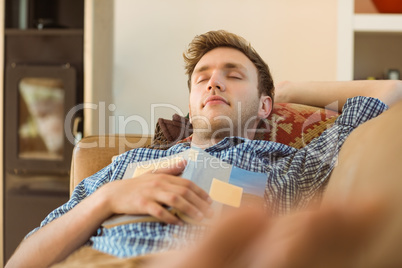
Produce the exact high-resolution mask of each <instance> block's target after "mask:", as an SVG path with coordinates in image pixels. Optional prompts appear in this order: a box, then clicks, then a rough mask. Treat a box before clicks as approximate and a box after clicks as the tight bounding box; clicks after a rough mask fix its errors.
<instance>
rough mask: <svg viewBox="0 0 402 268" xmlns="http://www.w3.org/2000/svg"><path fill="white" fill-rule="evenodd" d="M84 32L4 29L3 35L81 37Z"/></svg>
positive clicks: (77, 30) (75, 30)
mask: <svg viewBox="0 0 402 268" xmlns="http://www.w3.org/2000/svg"><path fill="white" fill-rule="evenodd" d="M83 33H84V30H82V29H43V30H38V29H28V30H20V29H11V28H10V29H5V31H4V34H5V35H6V36H7V35H23V36H27V35H52V36H54V35H83Z"/></svg>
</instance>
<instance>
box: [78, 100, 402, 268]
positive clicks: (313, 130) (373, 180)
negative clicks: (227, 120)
mask: <svg viewBox="0 0 402 268" xmlns="http://www.w3.org/2000/svg"><path fill="white" fill-rule="evenodd" d="M392 109H395V110H396V111H397V113H394V114H393V115H392V114H391V115H390V113H388V112H385V113H384V114H383V115H381V116H380V117H382V119H381V120H382V121H380V124H379V123H378V121H379V120H378V118H375V119H372V120H370V121H369V122H367V123H365V124H363V125H362V126H361V127H359V128H358V129H356V130H355V131H353V132H352V133H351V135H350V137H349V138H348V139H347V140H346V142H345V145H344V146H343V148H342V150H341V152H340V155H339V163H340V164H339V165H338V166H337V167H335V170H334V171H333V173H332V174H331V179H330V181H329V183H328V186H327V188H326V191H325V193H324V196H323V199H322V203H321V207H325V206H331V203H333V202H334V200H335V202H337V203H338V202H339V203H343V204H345V205H346V206H348V204H353V203H355V202H359V199H361V197H362V196H363V197H364V196H366V197H369V198H370V197H371V196H370V195H371V193H373V192H376V193H379V192H381V191H385V192H386V193H389V195H388V196H387V195H385V197H386V201H387V202H388V201H391V202H390V203H391V205H390V206H389V207H390V210H389V211H387V213H386V215H384V214H382V215H373V219H375V218H377V217H381V220H382V222H383V223H384V224H383V225H381V228H380V229H378V230H377V232H376V233H375V234H374V238H373V240H372V241H375V242H373V243H370V245H369V246H367V248H366V251H365V252H362V256H363V258H362V265H361V266H359V267H400V264H401V261H400V260H401V257H400V253H399V250H400V248H401V247H402V239H401V238H402V228H401V227H400V226H402V213H400V212H399V211H400V204H402V195H401V194H400V192H401V189H402V180H400V178H401V176H400V174H401V173H402V166H401V165H400V159H402V140H401V139H397V140H395V137H397V136H398V134H396V133H401V132H402V124H400V123H397V124H396V123H395V122H396V121H395V120H398V122H399V121H400V116H399V115H400V114H402V102H401V103H399V105H397V107H396V108H392ZM398 109H399V110H398ZM338 115H339V114H338V113H337V112H335V111H330V110H325V109H321V108H317V107H311V106H305V105H299V104H291V103H286V104H285V103H277V104H275V106H274V109H273V112H272V114H271V115H270V117H269V118H268V119H267V120H265V121H264V122H263V123H262V125H261V126H260V127H259V131H258V134H257V135H256V138H257V139H267V140H271V141H274V142H281V143H285V144H287V145H290V146H293V147H296V148H301V147H303V146H305V145H306V144H308V143H309V142H310V141H311V140H312V139H314V138H315V137H317V136H319V135H320V134H321V133H322V132H323V131H324V130H325V129H327V128H328V127H330V126H331V125H332V124H333V123H334V121H335V120H336V118H337V116H338ZM191 131H192V130H191V125H190V124H189V122H188V119H187V118H186V117H182V116H179V115H174V116H173V118H172V119H159V120H158V124H157V126H156V131H155V133H154V135H153V136H150V135H107V136H91V137H85V138H83V139H82V140H81V141H80V142H79V143H78V144H77V145H76V147H75V149H74V152H73V158H72V165H71V190H72V189H73V188H74V186H75V185H77V184H78V183H79V182H80V181H81V180H83V179H84V178H85V177H88V176H90V175H91V174H93V173H94V172H96V171H98V170H100V169H101V168H103V167H105V166H106V165H108V164H109V163H110V162H111V161H112V157H113V156H115V155H118V154H120V153H123V152H125V151H127V150H129V149H131V148H137V147H142V146H147V147H149V148H157V149H166V148H168V147H169V146H171V145H173V144H175V143H177V142H182V141H186V140H187V136H188V135H191ZM399 135H400V134H399ZM373 137H376V138H377V137H378V142H376V143H372V140H373ZM390 140H392V141H393V142H389V141H390ZM356 151H359V152H360V155H359V157H356V154H355V152H356ZM388 152H389V154H388ZM361 155H363V157H361ZM384 159H388V160H387V161H383V160H384ZM378 163H381V164H378ZM368 166H370V167H371V168H366V167H368ZM372 167H374V168H372ZM389 170H393V171H395V170H396V171H397V172H393V171H391V172H389ZM370 172H371V173H373V172H375V175H374V176H373V174H369V173H370ZM356 174H359V176H356ZM361 174H363V176H361ZM367 178H369V179H367ZM360 201H361V200H360ZM395 212H396V213H395Z"/></svg>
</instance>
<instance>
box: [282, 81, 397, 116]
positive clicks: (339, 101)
mask: <svg viewBox="0 0 402 268" xmlns="http://www.w3.org/2000/svg"><path fill="white" fill-rule="evenodd" d="M355 96H366V97H373V98H377V99H380V100H381V101H383V102H384V103H385V104H387V105H388V106H392V105H393V104H394V103H396V102H398V101H399V100H401V99H402V81H400V80H359V81H334V82H290V81H284V82H280V83H279V84H277V85H276V93H275V101H276V102H293V103H300V104H306V105H311V106H318V107H329V108H331V109H335V110H336V109H337V110H338V111H341V110H342V107H343V105H344V104H345V103H346V100H347V99H348V98H352V97H355Z"/></svg>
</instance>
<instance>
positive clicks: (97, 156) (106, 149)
mask: <svg viewBox="0 0 402 268" xmlns="http://www.w3.org/2000/svg"><path fill="white" fill-rule="evenodd" d="M150 143H151V137H150V136H144V135H134V134H132V135H106V136H88V137H84V138H83V139H82V140H81V141H80V142H79V143H78V144H77V145H76V146H75V148H74V151H73V157H72V161H71V179H70V193H71V192H72V190H73V189H74V187H75V186H76V185H77V184H78V183H79V182H81V181H82V180H83V179H85V178H86V177H89V176H91V175H92V174H94V173H95V172H97V171H99V170H101V169H102V168H104V167H105V166H107V165H108V164H110V163H111V161H112V157H113V156H115V155H119V154H121V153H123V152H125V151H128V150H130V149H133V148H139V147H144V146H147V145H149V144H150Z"/></svg>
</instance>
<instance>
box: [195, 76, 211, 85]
mask: <svg viewBox="0 0 402 268" xmlns="http://www.w3.org/2000/svg"><path fill="white" fill-rule="evenodd" d="M208 79H209V78H208V77H205V76H200V77H199V78H198V79H197V84H200V83H202V82H205V81H208Z"/></svg>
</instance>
